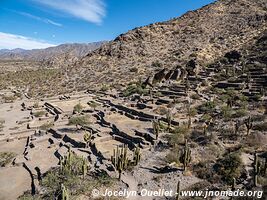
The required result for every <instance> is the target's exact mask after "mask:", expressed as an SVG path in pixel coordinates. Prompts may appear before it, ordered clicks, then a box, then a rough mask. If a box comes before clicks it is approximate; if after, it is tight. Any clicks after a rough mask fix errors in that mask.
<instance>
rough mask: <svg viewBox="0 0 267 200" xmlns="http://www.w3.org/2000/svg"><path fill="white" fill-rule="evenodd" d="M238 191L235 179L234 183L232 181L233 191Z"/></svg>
mask: <svg viewBox="0 0 267 200" xmlns="http://www.w3.org/2000/svg"><path fill="white" fill-rule="evenodd" d="M235 189H236V179H235V178H233V181H232V191H235Z"/></svg>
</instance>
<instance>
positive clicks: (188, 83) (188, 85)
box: [185, 78, 190, 94]
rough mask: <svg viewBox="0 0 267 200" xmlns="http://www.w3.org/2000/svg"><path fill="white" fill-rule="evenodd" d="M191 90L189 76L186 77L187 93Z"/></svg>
mask: <svg viewBox="0 0 267 200" xmlns="http://www.w3.org/2000/svg"><path fill="white" fill-rule="evenodd" d="M189 90H190V82H189V80H188V78H186V81H185V93H186V94H188V92H189Z"/></svg>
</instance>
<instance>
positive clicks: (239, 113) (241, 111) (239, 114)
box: [232, 108, 248, 118]
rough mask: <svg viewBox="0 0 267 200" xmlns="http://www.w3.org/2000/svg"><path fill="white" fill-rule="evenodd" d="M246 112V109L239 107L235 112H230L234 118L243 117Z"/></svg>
mask: <svg viewBox="0 0 267 200" xmlns="http://www.w3.org/2000/svg"><path fill="white" fill-rule="evenodd" d="M247 113H248V111H247V110H245V109H242V108H241V109H238V110H236V111H235V113H233V114H232V117H234V118H240V117H245V116H247Z"/></svg>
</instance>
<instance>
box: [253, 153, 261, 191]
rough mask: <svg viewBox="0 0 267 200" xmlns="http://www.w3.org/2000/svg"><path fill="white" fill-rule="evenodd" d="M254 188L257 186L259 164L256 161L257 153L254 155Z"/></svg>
mask: <svg viewBox="0 0 267 200" xmlns="http://www.w3.org/2000/svg"><path fill="white" fill-rule="evenodd" d="M253 165H254V186H255V187H257V186H258V175H259V174H260V162H259V160H258V155H257V152H255V153H254V164H253Z"/></svg>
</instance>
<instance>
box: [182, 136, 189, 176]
mask: <svg viewBox="0 0 267 200" xmlns="http://www.w3.org/2000/svg"><path fill="white" fill-rule="evenodd" d="M190 161H191V150H190V147H189V146H188V141H187V139H186V140H185V146H184V150H183V155H182V162H183V165H184V171H186V168H187V166H188V165H189V163H190Z"/></svg>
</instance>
